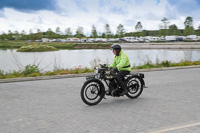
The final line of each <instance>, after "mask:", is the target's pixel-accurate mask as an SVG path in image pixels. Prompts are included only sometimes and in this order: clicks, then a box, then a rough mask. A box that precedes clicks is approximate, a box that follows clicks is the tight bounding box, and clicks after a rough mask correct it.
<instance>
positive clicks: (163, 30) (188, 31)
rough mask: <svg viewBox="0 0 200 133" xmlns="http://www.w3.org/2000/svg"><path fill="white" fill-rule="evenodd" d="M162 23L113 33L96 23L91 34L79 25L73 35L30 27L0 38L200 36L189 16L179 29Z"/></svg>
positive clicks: (199, 28)
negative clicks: (156, 25)
mask: <svg viewBox="0 0 200 133" xmlns="http://www.w3.org/2000/svg"><path fill="white" fill-rule="evenodd" d="M161 22H162V23H161V24H160V25H159V30H143V26H142V23H141V22H140V21H139V22H137V24H136V25H135V30H136V32H129V33H128V32H125V29H124V26H123V25H122V24H119V25H118V26H117V28H116V29H117V30H116V33H115V34H114V33H112V32H111V29H110V25H109V24H105V27H104V32H103V33H99V32H98V31H97V28H96V26H95V25H92V27H91V34H90V36H86V35H84V28H83V27H81V26H79V27H78V28H77V30H76V33H75V34H74V35H73V34H72V31H71V28H70V27H68V28H66V29H65V33H62V32H61V29H60V27H57V28H56V31H55V32H53V31H52V29H51V28H49V29H48V30H47V31H46V32H41V30H40V29H37V32H36V33H33V31H32V29H30V31H29V33H26V32H25V31H24V30H22V32H21V33H19V32H18V31H15V32H14V33H12V32H11V30H9V31H8V33H7V34H6V33H2V34H1V35H0V40H40V39H41V38H49V39H58V38H61V39H64V38H69V37H76V38H87V37H89V38H107V39H108V38H123V37H125V36H135V37H140V36H167V35H179V36H187V35H198V36H200V25H199V27H198V29H196V30H195V29H194V27H193V18H192V17H190V16H188V17H187V18H186V19H185V21H184V26H185V28H184V29H179V28H178V27H177V26H176V25H175V24H171V25H170V21H169V19H168V18H166V17H164V18H163V19H161Z"/></svg>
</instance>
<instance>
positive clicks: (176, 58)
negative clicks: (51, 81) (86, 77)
mask: <svg viewBox="0 0 200 133" xmlns="http://www.w3.org/2000/svg"><path fill="white" fill-rule="evenodd" d="M124 51H125V52H126V53H127V55H128V56H129V59H130V63H131V65H132V66H133V65H136V66H138V65H143V64H144V63H145V62H147V61H152V62H153V63H156V61H157V60H159V61H160V62H161V61H165V60H169V61H171V62H180V61H181V60H185V59H187V60H190V61H199V60H200V50H199V49H195V50H188V49H187V50H160V49H159V50H144V49H141V50H124ZM113 58H114V55H113V53H112V51H111V50H104V49H84V50H59V51H53V52H16V49H14V50H10V49H7V50H2V49H0V70H3V71H5V72H9V71H12V70H20V69H24V67H25V66H26V65H28V64H35V65H39V68H40V69H41V70H42V71H47V70H53V69H55V68H58V69H60V68H68V69H71V68H75V67H81V68H84V67H88V68H91V67H92V66H93V65H94V59H96V60H97V61H98V60H100V62H101V63H109V64H111V63H112V62H113Z"/></svg>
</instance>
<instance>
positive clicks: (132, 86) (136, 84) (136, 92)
mask: <svg viewBox="0 0 200 133" xmlns="http://www.w3.org/2000/svg"><path fill="white" fill-rule="evenodd" d="M126 85H127V89H128V93H127V94H126V96H127V97H128V98H130V99H135V98H137V97H139V96H140V95H141V94H142V91H143V84H142V82H141V80H140V79H139V78H138V77H131V78H129V79H128V81H127V84H126Z"/></svg>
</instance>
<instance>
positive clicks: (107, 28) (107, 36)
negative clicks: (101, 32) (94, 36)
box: [105, 24, 112, 39]
mask: <svg viewBox="0 0 200 133" xmlns="http://www.w3.org/2000/svg"><path fill="white" fill-rule="evenodd" d="M105 36H106V38H107V39H108V38H111V36H112V33H111V30H110V25H109V24H106V25H105Z"/></svg>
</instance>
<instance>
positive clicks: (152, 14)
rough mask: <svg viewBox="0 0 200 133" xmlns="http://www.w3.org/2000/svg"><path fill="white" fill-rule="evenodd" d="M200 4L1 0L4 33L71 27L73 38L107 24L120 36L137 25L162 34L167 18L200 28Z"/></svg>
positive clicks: (189, 0) (180, 0) (185, 0)
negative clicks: (188, 20)
mask: <svg viewBox="0 0 200 133" xmlns="http://www.w3.org/2000/svg"><path fill="white" fill-rule="evenodd" d="M199 14H200V0H0V33H3V32H5V33H8V30H11V31H12V32H15V31H18V32H19V33H21V32H22V30H25V31H26V32H27V33H29V31H30V29H32V31H33V32H37V29H40V30H41V31H47V30H48V29H49V28H51V30H52V31H55V30H56V28H57V27H60V29H61V32H63V33H64V31H65V29H66V28H68V27H70V28H71V30H72V32H73V34H74V33H75V31H76V29H77V28H78V27H79V26H81V27H83V29H84V34H85V35H90V32H91V29H92V25H95V27H96V29H97V31H98V32H104V30H105V24H109V25H110V28H111V31H112V32H113V33H115V32H116V29H117V26H118V25H119V24H122V25H123V26H124V28H125V31H126V32H134V31H135V25H136V24H137V22H139V21H140V22H141V23H142V26H143V29H144V30H158V29H159V26H160V25H161V24H162V22H161V20H162V19H163V18H164V17H166V18H167V19H168V20H169V21H170V24H169V25H172V24H176V25H177V26H178V28H179V29H183V28H184V21H185V19H186V17H188V16H190V17H192V18H193V26H194V28H195V29H197V28H198V26H200V15H199Z"/></svg>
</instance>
